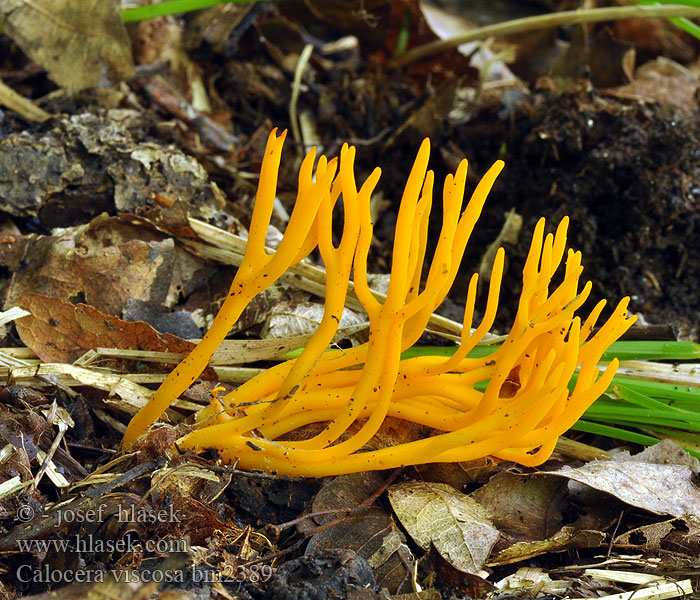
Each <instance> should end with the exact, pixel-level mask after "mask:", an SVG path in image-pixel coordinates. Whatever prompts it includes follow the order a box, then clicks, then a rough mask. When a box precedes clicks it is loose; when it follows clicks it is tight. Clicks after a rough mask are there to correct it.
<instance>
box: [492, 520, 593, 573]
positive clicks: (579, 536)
mask: <svg viewBox="0 0 700 600" xmlns="http://www.w3.org/2000/svg"><path fill="white" fill-rule="evenodd" d="M604 541H605V534H604V533H603V532H602V531H591V530H577V529H576V528H575V527H569V526H566V527H562V528H561V529H560V530H559V531H557V532H556V533H555V534H554V535H553V536H552V537H550V538H548V539H546V540H536V541H534V542H517V543H515V544H513V545H512V546H509V547H508V548H506V549H505V550H502V551H501V552H499V553H498V554H496V556H494V557H493V559H491V560H489V562H488V566H490V567H492V566H497V565H509V564H512V563H516V562H520V561H523V560H530V559H532V558H535V557H536V556H539V555H540V554H547V553H549V552H563V551H564V550H569V549H572V548H598V547H600V545H601V544H602V543H603V542H604Z"/></svg>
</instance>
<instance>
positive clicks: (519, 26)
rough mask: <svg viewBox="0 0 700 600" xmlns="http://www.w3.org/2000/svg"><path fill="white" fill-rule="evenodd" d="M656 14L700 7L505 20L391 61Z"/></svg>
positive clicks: (689, 12)
mask: <svg viewBox="0 0 700 600" xmlns="http://www.w3.org/2000/svg"><path fill="white" fill-rule="evenodd" d="M655 17H700V8H698V7H693V6H679V5H670V6H669V5H665V6H639V5H635V6H612V7H607V8H589V9H578V10H565V11H562V12H558V13H553V14H546V15H536V16H534V17H524V18H522V19H513V20H512V21H506V22H504V23H496V24H495V25H488V26H487V27H480V28H479V29H473V30H472V31H467V32H466V33H461V34H459V35H456V36H454V37H451V38H447V39H444V40H438V41H435V42H430V43H429V44H424V45H422V46H418V47H417V48H413V49H412V50H409V51H408V52H405V53H404V54H401V55H400V56H397V57H396V58H394V59H392V60H390V61H389V66H390V67H403V66H405V65H407V64H409V63H412V62H416V61H417V60H421V59H423V58H426V57H428V56H432V55H433V54H438V53H440V52H445V51H446V50H452V49H453V48H456V47H457V46H460V45H462V44H465V43H467V42H473V41H475V40H483V39H486V38H489V37H492V36H504V35H512V34H514V33H523V32H525V31H535V30H537V29H548V28H551V27H559V26H560V25H578V24H581V23H598V22H600V21H616V20H619V19H630V18H635V19H652V18H655Z"/></svg>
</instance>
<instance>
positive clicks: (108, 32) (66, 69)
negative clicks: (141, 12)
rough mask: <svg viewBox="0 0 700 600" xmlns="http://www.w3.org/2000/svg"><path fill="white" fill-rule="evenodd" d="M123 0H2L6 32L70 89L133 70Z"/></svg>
mask: <svg viewBox="0 0 700 600" xmlns="http://www.w3.org/2000/svg"><path fill="white" fill-rule="evenodd" d="M119 7H120V3H119V1H118V0H0V15H3V16H4V17H5V31H4V33H5V34H7V35H8V36H9V37H11V38H12V39H13V40H14V41H15V42H16V43H17V44H18V45H19V46H20V47H21V48H22V50H24V52H25V53H26V54H27V55H28V56H29V57H30V58H31V59H32V60H33V61H34V62H35V63H37V64H38V65H40V66H42V67H43V68H44V69H46V70H47V71H48V73H49V77H51V79H53V80H54V81H55V82H56V83H57V84H58V85H60V86H61V87H62V88H64V89H65V90H66V91H68V92H69V93H74V92H78V91H80V90H82V89H85V88H88V87H93V86H95V85H97V83H98V82H99V80H100V75H101V73H102V64H104V65H105V67H107V73H108V75H109V78H110V80H112V81H115V82H116V81H121V80H123V79H128V78H130V77H133V75H134V63H133V60H132V58H131V44H130V41H129V36H128V35H127V33H126V29H125V28H124V24H123V23H122V20H121V16H120V13H119Z"/></svg>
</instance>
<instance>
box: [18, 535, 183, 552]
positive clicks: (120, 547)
mask: <svg viewBox="0 0 700 600" xmlns="http://www.w3.org/2000/svg"><path fill="white" fill-rule="evenodd" d="M17 548H18V549H19V551H20V552H39V553H42V554H45V553H47V552H49V551H51V550H53V551H55V552H60V553H65V552H85V553H100V552H137V551H139V550H145V551H146V552H160V553H170V552H188V551H189V545H188V543H187V539H184V538H182V539H169V540H168V539H162V540H145V541H143V542H142V541H140V540H138V539H135V538H131V537H127V538H121V539H114V540H105V539H102V538H99V537H95V536H93V535H76V536H75V537H70V538H65V539H49V540H17Z"/></svg>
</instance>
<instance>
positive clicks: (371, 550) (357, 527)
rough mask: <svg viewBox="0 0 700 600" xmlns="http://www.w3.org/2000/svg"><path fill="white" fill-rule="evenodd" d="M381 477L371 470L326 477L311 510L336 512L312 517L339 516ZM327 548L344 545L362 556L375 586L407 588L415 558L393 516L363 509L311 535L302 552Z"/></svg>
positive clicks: (372, 490) (369, 492)
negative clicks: (327, 478) (375, 582)
mask: <svg viewBox="0 0 700 600" xmlns="http://www.w3.org/2000/svg"><path fill="white" fill-rule="evenodd" d="M382 483H383V477H382V476H381V475H380V474H379V473H377V472H374V471H369V472H366V473H353V474H351V475H341V476H340V477H336V478H334V479H332V480H329V481H327V482H326V483H325V485H324V486H323V487H322V488H321V490H319V492H318V494H316V497H315V498H314V502H313V507H312V510H313V512H314V513H319V512H324V511H333V510H335V511H339V512H338V513H336V514H330V515H324V516H319V517H316V518H315V520H316V521H317V522H318V523H321V524H324V523H328V522H330V521H332V520H334V519H336V518H338V517H339V516H342V514H343V513H342V512H340V511H342V510H343V509H349V510H352V509H356V508H357V507H358V506H359V505H360V504H362V502H364V501H365V500H366V499H367V498H369V497H370V496H371V495H372V494H373V493H375V492H376V491H377V490H378V489H379V488H380V487H381V485H382ZM330 548H347V549H350V550H353V551H354V552H356V553H357V554H359V555H360V556H361V557H362V558H364V559H365V560H366V561H367V562H368V563H369V564H370V566H371V567H372V569H373V571H374V576H375V579H376V581H377V585H378V586H379V587H380V588H386V589H388V590H389V592H390V593H398V592H402V591H403V592H409V591H411V589H412V588H411V576H412V573H413V567H414V563H415V559H414V557H413V555H412V554H411V551H410V550H409V549H408V546H407V545H406V539H405V538H404V535H403V534H402V533H401V531H400V530H399V529H398V528H397V527H396V523H395V522H394V519H393V518H392V517H391V515H389V514H388V513H387V512H386V511H385V510H384V509H383V508H380V507H379V506H376V505H374V506H371V507H370V508H368V509H367V510H364V511H362V512H358V513H355V514H352V515H350V516H348V517H347V518H346V519H344V520H343V521H341V522H340V523H337V524H336V525H333V526H332V527H329V528H328V529H324V530H323V531H320V532H318V533H317V534H315V535H314V536H313V537H312V538H311V540H309V544H308V546H307V548H306V555H307V556H308V555H310V554H313V553H319V552H323V551H326V550H328V549H330Z"/></svg>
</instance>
